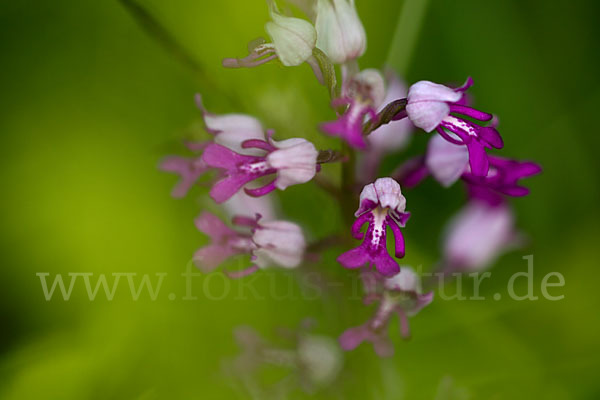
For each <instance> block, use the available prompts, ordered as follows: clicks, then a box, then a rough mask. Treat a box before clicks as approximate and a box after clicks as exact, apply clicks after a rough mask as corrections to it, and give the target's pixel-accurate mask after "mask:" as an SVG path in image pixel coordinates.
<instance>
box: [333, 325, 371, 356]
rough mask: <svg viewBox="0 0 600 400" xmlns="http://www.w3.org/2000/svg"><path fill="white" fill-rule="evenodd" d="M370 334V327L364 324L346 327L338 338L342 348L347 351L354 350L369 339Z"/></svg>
mask: <svg viewBox="0 0 600 400" xmlns="http://www.w3.org/2000/svg"><path fill="white" fill-rule="evenodd" d="M369 336H370V332H369V330H368V328H367V327H366V326H364V325H361V326H356V327H354V328H349V329H346V331H345V332H344V333H342V335H341V336H340V338H339V339H338V340H339V342H340V346H341V347H342V349H344V350H346V351H350V350H354V349H356V348H357V347H358V345H359V344H361V343H362V342H364V341H365V340H367V338H368V337H369Z"/></svg>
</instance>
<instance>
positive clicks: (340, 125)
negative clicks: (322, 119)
mask: <svg viewBox="0 0 600 400" xmlns="http://www.w3.org/2000/svg"><path fill="white" fill-rule="evenodd" d="M321 130H322V131H323V132H325V133H327V134H328V135H331V136H339V137H340V138H342V139H344V140H345V141H346V142H348V144H349V145H350V146H352V147H353V148H355V149H361V150H362V149H365V148H366V147H367V142H366V141H365V139H364V138H363V136H362V125H359V126H358V127H357V126H356V125H355V126H352V125H350V124H349V122H348V121H347V119H346V117H345V115H344V116H341V117H340V118H339V119H338V120H337V121H332V122H326V123H324V124H321Z"/></svg>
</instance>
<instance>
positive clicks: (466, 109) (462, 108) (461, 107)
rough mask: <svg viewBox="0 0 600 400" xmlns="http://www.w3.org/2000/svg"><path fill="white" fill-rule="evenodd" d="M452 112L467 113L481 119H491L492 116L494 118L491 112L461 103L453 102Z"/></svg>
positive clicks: (468, 115)
mask: <svg viewBox="0 0 600 400" xmlns="http://www.w3.org/2000/svg"><path fill="white" fill-rule="evenodd" d="M450 112H453V113H457V114H462V115H466V116H467V117H471V118H473V119H477V120H479V121H489V120H491V119H492V118H494V116H493V115H492V114H489V113H486V112H483V111H479V110H476V109H474V108H471V107H468V106H464V105H459V104H451V105H450Z"/></svg>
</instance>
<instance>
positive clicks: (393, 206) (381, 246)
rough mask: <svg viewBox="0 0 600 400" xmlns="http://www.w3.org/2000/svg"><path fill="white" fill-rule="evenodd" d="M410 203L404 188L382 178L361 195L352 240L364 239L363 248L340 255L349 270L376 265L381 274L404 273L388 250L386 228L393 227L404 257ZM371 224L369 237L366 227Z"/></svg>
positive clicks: (396, 242) (341, 262) (400, 253)
mask: <svg viewBox="0 0 600 400" xmlns="http://www.w3.org/2000/svg"><path fill="white" fill-rule="evenodd" d="M405 207H406V199H405V198H404V196H402V193H401V189H400V185H399V184H398V183H397V182H396V181H395V180H393V179H392V178H379V179H377V180H376V181H375V183H371V184H369V185H367V186H365V187H364V188H363V190H362V192H361V194H360V206H359V209H358V211H356V213H355V214H354V215H355V216H356V217H357V219H356V221H355V222H354V224H353V225H352V236H353V237H354V238H355V239H359V240H360V239H363V238H364V241H363V242H362V244H361V245H360V246H358V247H357V248H355V249H352V250H349V251H347V252H345V253H343V254H342V255H340V256H339V257H338V258H337V260H338V262H339V263H340V264H342V265H343V266H344V267H346V268H359V267H362V266H363V265H365V264H366V263H372V264H374V265H375V268H376V269H377V271H379V273H381V274H382V275H384V276H392V275H394V274H397V273H398V272H399V271H400V267H399V266H398V263H397V262H396V261H395V260H394V259H393V258H392V257H390V255H389V253H388V250H387V242H386V228H387V227H389V228H390V229H391V230H392V232H393V234H394V238H395V244H396V246H395V247H396V249H395V250H396V251H395V255H396V257H397V258H402V257H404V237H403V236H402V232H401V231H400V227H404V225H405V224H406V221H407V220H408V218H409V217H410V214H409V213H406V212H405ZM365 223H368V224H369V226H368V228H367V232H366V235H365V234H363V233H361V232H360V230H361V228H362V226H363V225H364V224H365Z"/></svg>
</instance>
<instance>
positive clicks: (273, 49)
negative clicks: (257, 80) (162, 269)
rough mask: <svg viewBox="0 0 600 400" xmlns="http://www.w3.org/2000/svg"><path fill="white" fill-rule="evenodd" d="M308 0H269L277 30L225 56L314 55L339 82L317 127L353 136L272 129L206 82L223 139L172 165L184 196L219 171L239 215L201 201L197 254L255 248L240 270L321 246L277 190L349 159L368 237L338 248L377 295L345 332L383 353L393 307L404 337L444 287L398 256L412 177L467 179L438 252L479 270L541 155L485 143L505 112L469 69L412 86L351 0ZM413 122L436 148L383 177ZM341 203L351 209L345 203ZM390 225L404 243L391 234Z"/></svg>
mask: <svg viewBox="0 0 600 400" xmlns="http://www.w3.org/2000/svg"><path fill="white" fill-rule="evenodd" d="M311 4H312V6H311ZM311 4H308V3H303V4H302V5H303V6H305V7H307V8H306V12H307V15H309V16H310V17H311V21H308V20H305V19H301V18H296V17H292V16H288V15H283V14H282V13H281V12H280V11H279V9H278V8H277V6H276V4H275V3H274V2H273V1H271V2H269V7H270V15H271V18H272V21H270V22H268V23H267V24H266V26H265V28H266V31H267V33H268V34H269V36H270V38H271V42H269V43H267V42H266V41H264V40H258V41H253V42H252V44H251V45H250V46H249V50H250V54H249V55H248V56H246V57H244V58H240V59H238V58H227V59H225V60H224V61H223V66H224V67H227V68H242V67H247V68H250V67H256V66H259V65H262V64H265V63H268V62H279V63H281V64H282V65H284V66H298V65H301V64H303V63H308V64H309V65H310V66H311V67H312V69H313V71H314V73H315V75H316V77H317V79H318V80H319V82H320V83H321V84H323V85H326V86H327V87H328V89H329V93H330V95H332V101H331V107H332V109H333V110H334V111H335V112H336V114H337V118H336V119H335V120H333V121H328V122H323V123H322V124H320V126H319V128H320V130H321V131H322V132H323V133H325V134H326V135H330V136H333V137H337V138H339V139H340V140H341V141H342V146H340V147H341V148H342V150H341V151H334V150H329V149H323V150H319V149H317V148H316V147H315V145H314V144H313V143H311V142H310V141H308V140H306V139H304V138H302V137H296V138H291V139H285V140H275V137H276V134H275V132H273V131H272V130H265V129H264V128H263V125H262V123H261V122H260V121H258V120H257V119H256V118H254V117H251V116H248V115H242V114H225V115H216V114H212V113H210V112H208V111H207V110H206V109H205V107H204V105H203V104H202V99H201V97H200V96H199V95H198V96H197V98H196V101H197V104H198V107H199V108H200V110H201V111H202V116H203V121H204V125H205V128H206V130H207V131H208V132H209V133H210V134H212V139H211V140H208V141H205V142H189V143H187V147H188V148H189V150H191V151H192V152H195V153H196V156H195V157H192V158H184V157H169V158H167V159H165V160H164V161H163V163H162V165H161V167H162V169H163V170H165V171H169V172H174V173H177V174H179V175H180V178H181V180H180V183H179V184H178V185H177V186H176V188H175V189H174V191H173V196H175V197H182V196H184V195H185V194H186V193H187V192H188V190H189V189H190V188H191V187H192V186H193V185H194V184H196V183H197V182H198V180H199V179H200V177H201V176H203V175H204V174H205V173H206V172H207V171H210V170H214V171H217V174H218V178H217V179H216V181H215V182H214V184H213V185H212V189H211V190H210V197H211V198H212V199H213V200H214V201H215V202H216V203H217V204H221V205H223V206H224V208H225V210H226V212H227V213H228V215H229V216H230V217H232V220H231V225H228V224H226V223H225V222H223V221H222V220H221V219H219V218H218V217H217V216H215V215H213V214H211V213H209V212H206V211H204V212H203V213H202V214H201V215H200V216H199V217H198V218H197V219H196V226H197V228H198V229H199V230H200V231H201V232H203V233H205V234H206V235H208V236H209V237H210V240H211V241H210V244H208V245H207V246H204V247H202V248H201V249H199V250H198V251H197V252H196V254H195V255H194V261H195V263H196V265H197V266H198V267H199V268H200V269H201V270H202V271H204V272H207V273H208V272H210V271H213V270H214V269H215V268H217V267H218V266H219V265H221V264H222V263H223V262H224V261H225V260H226V259H227V258H229V257H232V256H235V255H239V254H248V255H250V257H251V264H250V265H248V266H247V268H245V269H243V270H238V271H228V272H227V274H228V275H229V276H230V277H231V278H242V277H244V276H247V275H249V274H252V273H255V272H257V271H258V270H262V269H265V268H271V267H279V268H286V269H295V268H301V267H302V265H303V264H306V262H307V260H314V256H315V254H314V252H313V253H310V254H309V251H308V249H309V248H311V245H310V243H307V240H306V239H305V235H304V233H303V230H302V228H301V226H300V225H298V224H297V223H295V222H290V221H286V220H284V219H281V218H280V217H279V216H278V215H277V212H276V211H275V209H274V207H273V204H272V202H273V195H274V193H275V192H276V191H277V190H286V189H287V188H288V187H290V186H293V185H301V184H304V183H307V182H309V181H311V180H315V176H317V174H319V173H320V171H321V169H322V168H327V166H326V165H327V164H329V163H333V162H341V163H342V164H343V171H344V173H343V177H344V178H343V182H342V185H341V188H339V190H338V189H337V188H336V190H338V191H339V192H340V193H339V194H341V196H340V197H341V198H343V201H344V202H345V203H346V204H348V203H350V204H351V203H354V204H356V202H357V203H358V209H357V210H356V212H355V214H354V217H355V219H354V220H352V217H351V216H349V215H345V217H346V220H347V221H348V223H347V226H346V227H344V228H343V229H344V230H346V229H347V231H346V232H347V233H346V234H343V236H344V237H345V238H346V239H348V240H346V243H348V242H351V240H352V239H351V238H353V239H355V240H358V241H360V244H358V246H355V247H353V248H351V247H352V246H350V245H348V246H347V248H345V249H344V250H343V251H341V254H339V256H338V257H337V261H338V262H339V264H341V265H342V266H343V267H345V268H347V269H351V270H352V269H354V270H355V273H357V274H359V275H360V278H361V281H362V283H363V287H364V291H365V293H366V294H365V298H364V302H365V303H367V304H370V303H377V304H378V306H377V310H376V312H375V314H374V316H373V317H372V318H371V319H370V320H369V321H367V322H366V323H364V324H363V325H359V326H357V327H353V328H350V329H348V330H346V331H345V332H343V333H342V334H341V336H340V338H339V343H340V345H341V347H342V348H343V349H345V350H351V349H354V348H355V347H357V346H358V345H359V344H360V343H361V342H364V341H368V342H371V343H372V345H373V347H374V349H375V351H376V353H377V354H379V355H380V356H389V355H391V354H392V353H393V347H392V345H391V342H390V340H389V338H388V336H387V333H386V332H387V328H388V324H389V322H390V320H391V319H392V317H393V316H394V315H397V316H398V318H399V321H400V326H401V336H402V337H404V338H407V337H409V336H410V330H409V327H408V317H411V316H414V315H415V314H416V313H417V312H419V311H420V310H421V309H422V308H424V307H425V306H427V305H428V304H430V303H431V302H432V300H433V292H426V293H424V292H423V291H422V289H421V287H422V285H421V282H420V277H419V276H418V274H417V273H416V272H415V271H414V270H412V269H411V268H410V267H409V266H402V265H400V264H399V263H398V261H397V259H402V258H403V257H404V254H405V252H406V248H405V241H404V236H403V233H402V230H403V228H404V227H405V225H406V224H407V222H408V221H409V217H410V213H409V212H408V211H407V210H406V198H405V196H404V194H403V191H402V188H404V189H408V188H412V187H414V186H416V185H418V184H419V183H420V182H421V181H422V180H424V179H425V178H426V177H427V176H432V177H433V178H434V179H435V180H436V181H438V182H439V183H440V184H441V185H442V186H444V187H449V186H451V185H452V184H454V183H455V182H456V181H458V180H461V181H462V182H463V183H464V184H465V187H466V189H467V196H468V201H467V204H466V206H465V207H464V209H463V210H462V211H460V212H459V213H458V215H456V216H455V217H454V218H453V219H452V220H451V221H450V223H449V225H448V227H447V229H446V234H445V238H444V241H443V243H444V245H443V249H442V254H443V259H442V260H441V261H440V262H439V264H438V265H439V268H440V269H441V270H442V271H443V272H457V271H458V272H463V271H477V270H481V269H483V268H485V267H487V266H489V264H490V263H491V262H492V261H493V260H494V259H495V258H496V257H497V256H498V255H499V254H500V253H502V252H503V251H504V250H506V249H507V248H509V247H510V246H514V245H515V244H516V243H517V242H518V239H519V237H520V235H519V234H518V232H517V231H516V228H515V224H514V215H513V212H512V211H511V207H510V205H509V203H508V201H507V199H508V198H509V197H520V196H525V195H527V194H528V192H529V191H528V189H527V188H525V187H523V186H520V184H519V180H520V179H522V178H526V177H529V176H532V175H534V174H537V173H539V172H540V171H541V169H540V167H539V166H538V165H537V164H535V163H533V162H528V161H517V160H512V159H507V158H502V157H499V156H496V155H492V154H489V153H488V152H489V150H491V149H502V148H503V147H504V142H503V140H502V137H501V136H500V134H499V132H498V130H497V124H498V119H497V118H496V117H495V116H494V115H493V114H490V113H487V112H484V111H480V110H478V109H476V108H473V107H472V106H471V98H470V97H468V96H467V94H466V93H467V90H468V89H469V87H471V86H472V85H473V80H472V79H471V78H468V79H467V81H466V83H465V84H464V85H463V86H461V87H457V88H452V87H449V86H445V85H441V84H437V83H433V82H429V81H420V82H417V83H415V84H413V85H412V86H410V87H409V88H408V90H407V89H406V87H405V86H404V84H403V82H402V81H401V79H400V78H399V77H397V76H396V75H394V74H393V73H392V72H390V71H389V70H388V71H386V72H385V74H382V73H381V72H380V71H379V70H375V69H364V70H360V69H359V67H358V62H357V60H358V59H359V58H360V57H361V56H362V55H363V54H364V52H365V50H366V44H367V39H366V34H365V30H364V28H363V25H362V23H361V21H360V18H359V16H358V14H357V12H356V8H355V4H354V0H316V1H313V2H312V3H311ZM336 67H338V70H337V74H336ZM338 75H339V76H340V77H341V79H338ZM384 75H385V78H384ZM338 81H341V83H340V84H339V85H338V83H337V82H338ZM386 82H387V84H386ZM416 128H419V129H421V130H423V131H425V132H426V133H430V134H431V138H430V139H429V143H428V146H427V150H426V152H425V154H423V155H421V156H418V157H415V158H412V159H409V160H405V161H404V162H403V163H400V165H399V166H398V168H397V169H396V170H395V171H394V172H393V173H392V174H390V176H388V177H377V175H378V171H379V167H380V164H381V161H382V159H383V158H384V157H385V156H386V155H387V154H392V153H397V152H398V151H399V150H401V149H403V148H405V147H406V146H407V144H408V142H409V140H410V138H411V136H413V134H414V132H415V131H416ZM355 160H356V161H355ZM361 186H362V188H361ZM341 210H342V212H346V213H347V214H349V213H348V212H347V211H348V207H341ZM365 226H366V229H364V230H363V227H365ZM388 228H389V229H388ZM390 234H391V235H392V236H393V241H390V242H393V243H394V246H393V247H394V252H393V255H394V257H392V256H391V255H390V250H391V249H388V246H387V245H388V240H387V239H388V237H390ZM333 243H336V242H335V241H333ZM409 251H410V249H409Z"/></svg>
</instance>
